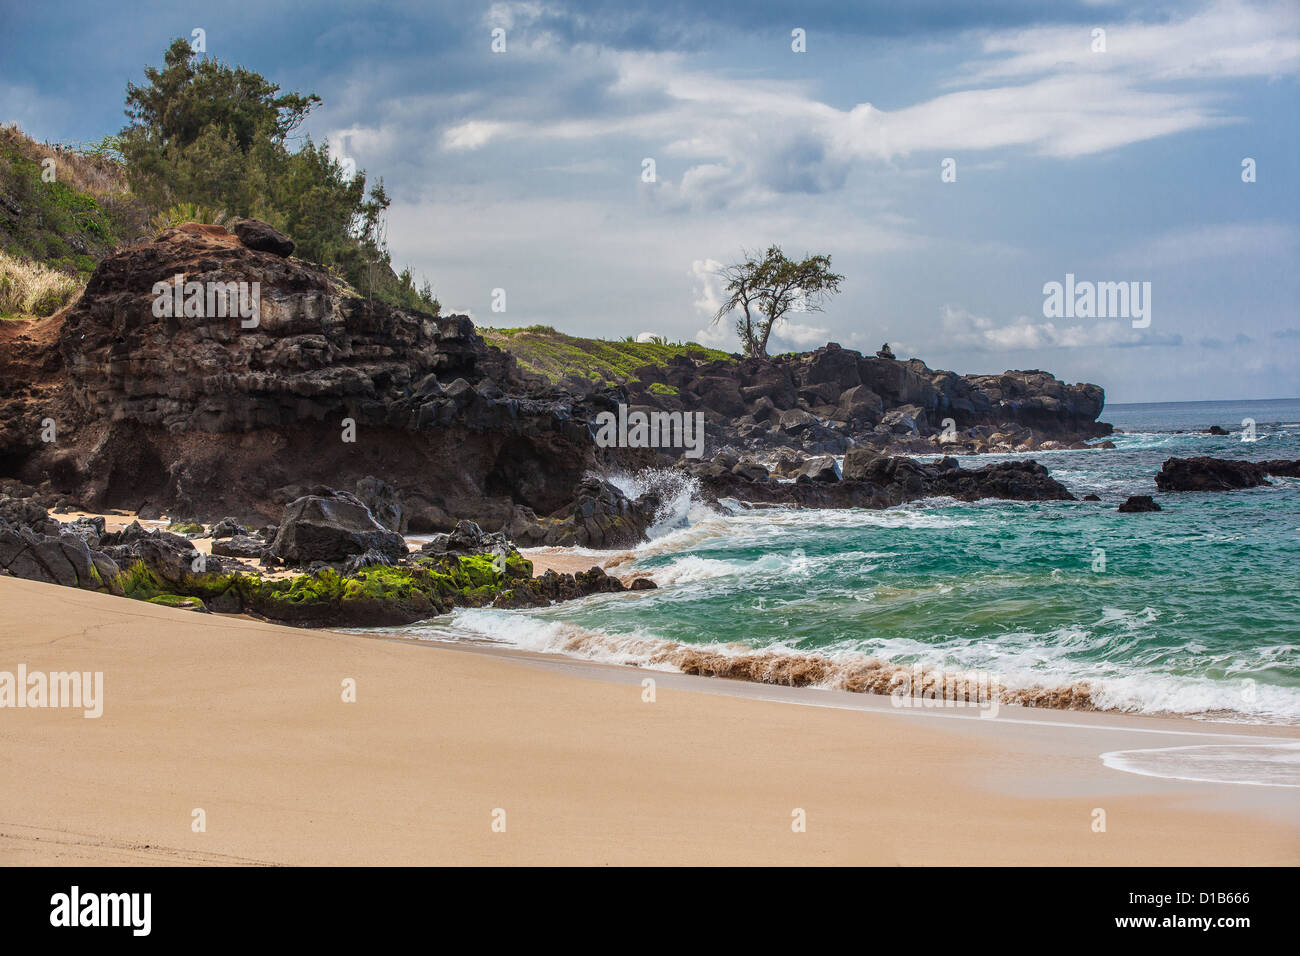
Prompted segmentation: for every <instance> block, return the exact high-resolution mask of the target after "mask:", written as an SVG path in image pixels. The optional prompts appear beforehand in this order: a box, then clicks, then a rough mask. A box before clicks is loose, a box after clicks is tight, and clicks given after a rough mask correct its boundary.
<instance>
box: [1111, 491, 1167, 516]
mask: <svg viewBox="0 0 1300 956" xmlns="http://www.w3.org/2000/svg"><path fill="white" fill-rule="evenodd" d="M1119 510H1120V511H1121V512H1123V513H1124V514H1138V513H1141V512H1144V511H1159V510H1161V509H1160V506H1159V505H1158V504H1156V503H1155V502H1154V501H1153V500H1152V499H1151V496H1150V495H1133V496H1131V497H1130V498H1129V499H1128V500H1127V501H1125V502H1124V503H1123V504H1122V505H1120V506H1119Z"/></svg>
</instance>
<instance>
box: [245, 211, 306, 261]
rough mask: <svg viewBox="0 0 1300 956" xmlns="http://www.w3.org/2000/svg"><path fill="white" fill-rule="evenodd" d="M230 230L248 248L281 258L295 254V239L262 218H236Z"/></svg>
mask: <svg viewBox="0 0 1300 956" xmlns="http://www.w3.org/2000/svg"><path fill="white" fill-rule="evenodd" d="M230 231H231V232H233V233H234V234H235V235H236V236H238V237H239V241H240V242H241V243H243V245H244V248H246V249H253V250H256V251H257V252H269V253H271V255H273V256H279V257H280V258H281V259H288V258H289V257H290V256H291V255H293V250H294V247H295V243H294V241H293V240H292V239H290V238H289V237H288V236H286V235H285V234H284V233H282V232H280V231H279V230H277V229H275V228H273V227H271V226H270V225H268V224H267V223H264V222H262V220H260V219H236V220H235V221H234V222H233V223H232V224H231V226H230Z"/></svg>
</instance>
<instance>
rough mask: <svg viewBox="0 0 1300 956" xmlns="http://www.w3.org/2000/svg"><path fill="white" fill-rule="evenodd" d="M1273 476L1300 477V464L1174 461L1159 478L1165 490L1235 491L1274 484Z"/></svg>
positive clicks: (1158, 483)
mask: <svg viewBox="0 0 1300 956" xmlns="http://www.w3.org/2000/svg"><path fill="white" fill-rule="evenodd" d="M1269 475H1277V476H1279V477H1288V478H1300V461H1285V460H1275V461H1239V460H1235V459H1231V458H1211V457H1208V456H1201V457H1198V458H1170V459H1167V460H1166V461H1165V463H1164V465H1162V466H1161V468H1160V473H1159V474H1158V475H1156V487H1157V488H1159V489H1160V490H1161V491H1233V490H1235V489H1238V488H1254V487H1257V486H1258V485H1267V484H1270V482H1269V480H1268V476H1269Z"/></svg>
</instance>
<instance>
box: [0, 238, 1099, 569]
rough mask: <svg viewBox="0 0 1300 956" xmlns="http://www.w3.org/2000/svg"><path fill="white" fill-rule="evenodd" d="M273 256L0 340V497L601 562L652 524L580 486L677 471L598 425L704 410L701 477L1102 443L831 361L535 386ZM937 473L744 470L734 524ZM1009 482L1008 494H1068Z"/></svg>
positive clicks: (208, 270)
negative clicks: (757, 505)
mask: <svg viewBox="0 0 1300 956" xmlns="http://www.w3.org/2000/svg"><path fill="white" fill-rule="evenodd" d="M273 232H274V231H273V230H269V227H265V226H264V225H262V224H256V223H249V222H244V223H241V224H238V225H237V226H236V227H235V231H234V232H233V233H232V232H228V231H227V230H226V229H224V228H222V227H220V226H201V225H197V224H190V225H186V226H182V227H179V228H176V229H170V230H167V231H166V232H164V233H162V234H160V235H159V236H157V237H156V238H155V239H154V240H152V241H149V242H145V243H141V244H138V245H136V246H133V247H131V248H128V249H124V250H121V251H119V252H118V253H116V254H114V255H111V256H109V257H108V258H106V259H105V260H104V261H103V262H102V263H101V264H100V265H99V267H98V268H97V269H96V271H95V273H94V275H93V277H92V278H91V280H90V282H89V285H88V286H87V288H86V290H85V293H84V295H83V296H82V297H81V298H80V299H79V300H78V301H77V302H75V303H73V304H72V305H71V306H69V307H68V308H67V309H65V310H63V311H62V312H60V313H58V314H56V315H55V316H53V317H51V318H50V319H47V320H40V321H39V322H34V323H0V479H12V480H13V481H11V482H10V485H11V487H10V488H9V490H10V491H11V492H14V493H22V490H23V489H24V488H25V489H28V490H29V493H30V489H33V488H36V489H39V491H40V493H41V494H42V495H43V502H44V503H45V504H46V505H48V506H54V505H58V504H62V505H65V506H72V505H75V506H78V507H81V508H85V509H88V510H95V511H102V510H105V509H114V508H118V509H128V510H132V511H138V512H139V513H140V514H141V515H143V516H152V515H157V514H161V513H163V512H166V513H168V514H170V515H171V516H173V517H176V516H181V517H185V518H197V519H199V520H202V521H214V520H216V519H218V518H220V517H223V516H233V517H235V518H237V519H238V520H240V521H241V522H245V523H247V524H249V525H250V526H257V525H260V524H266V523H274V522H277V521H279V520H280V519H281V516H282V514H283V513H284V510H285V506H286V505H287V504H289V503H290V502H292V501H295V500H297V499H300V498H301V497H303V496H304V495H307V494H311V493H315V494H319V493H321V492H320V489H321V488H333V489H341V490H344V491H352V490H354V489H355V490H356V491H357V493H358V495H359V496H360V497H361V498H362V499H364V500H366V503H367V505H368V506H370V507H371V509H372V510H373V511H374V512H375V513H376V514H381V513H382V514H384V515H385V516H386V517H385V524H386V526H388V527H391V528H392V529H393V530H395V531H399V532H439V531H450V530H451V529H452V528H454V527H455V525H456V523H457V521H458V520H459V519H469V520H472V521H476V522H478V523H479V524H481V525H483V526H484V527H485V528H488V529H491V530H494V531H495V530H498V529H501V530H505V531H506V532H507V533H508V534H509V535H510V537H511V538H512V539H513V540H515V541H518V542H520V543H521V544H537V543H554V544H585V545H592V546H596V547H619V546H624V545H627V544H631V543H633V542H635V541H636V540H638V539H639V538H640V537H641V536H642V533H643V532H644V529H645V528H646V527H647V526H648V525H649V524H650V523H651V522H652V521H653V520H654V518H655V512H656V508H657V506H658V500H657V499H656V498H655V497H654V496H653V495H646V496H643V497H642V499H640V500H637V501H633V500H630V499H628V498H627V497H626V496H625V495H623V494H622V493H621V492H619V491H618V490H617V489H616V488H614V487H613V486H611V485H610V484H608V483H607V482H603V481H600V480H597V479H592V478H590V477H589V475H590V473H592V472H597V473H603V472H608V471H610V470H613V469H615V468H617V469H622V470H631V469H634V468H637V467H641V466H645V465H651V464H660V465H663V464H667V463H669V462H670V461H676V460H678V459H679V458H680V451H679V450H675V451H672V452H668V453H665V452H662V451H655V450H651V449H628V448H621V449H619V448H602V447H598V445H597V442H596V441H595V438H594V435H595V431H594V428H593V425H592V422H593V420H594V418H595V416H596V414H597V413H598V412H599V411H602V410H604V411H608V410H611V409H613V408H615V407H616V406H617V405H618V404H619V403H626V404H629V405H631V406H633V407H642V408H648V409H660V410H682V411H688V412H696V411H701V412H703V414H704V416H705V420H706V422H707V448H708V454H709V455H710V456H715V457H716V456H717V455H718V454H721V455H722V457H723V458H727V460H728V461H729V462H731V461H734V456H733V452H734V453H736V454H743V453H751V454H752V453H763V454H772V453H774V452H775V451H776V450H777V449H780V448H790V449H795V450H798V451H800V452H806V453H807V452H811V453H819V452H842V451H844V450H846V449H849V448H851V447H858V448H860V449H870V450H875V451H881V450H888V451H899V450H933V448H934V443H935V442H936V441H937V440H938V438H939V433H940V432H941V431H942V430H943V429H944V419H952V423H951V424H952V425H953V426H954V427H955V431H954V429H952V428H950V429H947V431H948V432H949V434H947V435H946V436H944V437H945V439H946V440H945V444H944V446H943V447H944V449H945V450H946V451H958V452H959V451H961V450H977V449H980V448H983V447H1002V446H1004V445H1005V447H1007V448H1010V447H1025V446H1028V447H1033V443H1035V442H1038V441H1044V442H1046V441H1057V442H1064V441H1077V440H1079V439H1080V438H1081V437H1091V436H1095V435H1100V434H1104V433H1106V432H1107V431H1108V430H1109V426H1106V425H1104V424H1100V423H1098V422H1097V421H1096V418H1097V415H1098V414H1099V412H1100V410H1101V407H1102V403H1103V394H1102V391H1101V389H1100V388H1098V387H1097V386H1094V385H1066V384H1065V383H1063V382H1060V381H1058V380H1056V379H1055V378H1053V377H1052V376H1050V375H1048V374H1047V373H1045V372H1039V371H1029V372H1006V373H1004V374H1003V375H999V376H961V375H957V374H955V373H953V372H946V371H940V370H933V369H929V368H927V367H926V365H925V364H924V363H922V362H920V361H916V360H913V361H908V362H899V361H896V360H894V359H893V358H892V357H888V356H880V355H877V356H869V357H865V356H862V355H860V354H859V353H857V352H854V351H851V350H847V349H841V348H839V347H838V346H835V345H828V346H826V347H824V348H821V349H818V350H817V351H815V352H812V353H807V354H803V355H796V356H786V357H778V358H774V359H772V360H767V361H755V360H742V359H739V358H733V359H730V360H719V361H701V360H697V359H691V358H689V357H685V356H682V357H678V358H676V359H674V360H673V361H671V362H668V363H667V364H666V365H663V366H650V367H647V368H644V369H641V370H639V371H638V372H637V373H636V374H635V376H634V377H633V379H632V380H631V381H629V382H627V383H625V384H623V385H620V386H618V387H615V388H602V389H577V388H575V387H573V386H572V384H570V385H569V386H567V387H560V386H555V385H551V384H548V383H547V382H546V381H545V380H543V379H541V378H539V377H537V376H535V375H532V374H530V373H526V372H524V371H522V370H521V369H520V368H519V366H518V364H517V363H516V362H515V360H514V359H513V358H512V356H511V355H509V354H508V353H506V352H503V351H501V350H500V349H497V348H494V347H492V346H489V345H487V344H486V343H485V342H484V341H483V339H482V338H481V337H480V336H479V335H478V333H477V332H476V330H475V328H474V326H473V323H472V322H471V321H470V320H469V318H467V317H465V316H454V315H453V316H443V317H435V316H431V315H426V314H423V313H419V312H413V311H408V310H404V309H400V308H395V307H392V306H388V305H385V304H383V303H380V302H371V301H369V300H367V299H365V298H363V297H360V296H358V295H357V294H356V293H355V292H353V291H352V290H351V289H350V288H348V287H347V286H346V285H344V284H342V283H340V282H339V281H337V279H336V278H335V277H333V276H331V275H330V274H329V273H328V272H327V271H326V270H325V269H324V268H322V267H320V266H317V265H313V264H311V263H307V262H303V261H300V260H298V259H293V258H291V257H290V255H289V253H290V250H291V249H292V241H291V240H289V239H287V238H286V237H283V236H278V235H277V234H273ZM178 277H179V279H178ZM240 284H243V285H242V286H241V285H240ZM240 290H242V295H243V297H242V298H241V292H240ZM252 305H255V306H256V308H255V309H250V308H247V307H248V306H252ZM728 456H733V457H731V458H728ZM730 467H731V465H730V464H728V468H727V469H723V471H724V472H726V477H725V478H724V477H722V473H721V472H719V473H718V474H714V472H715V471H717V469H716V468H714V470H713V471H709V470H708V469H707V468H706V469H702V470H701V469H697V471H699V473H700V474H701V476H702V478H703V480H704V481H705V482H706V483H707V482H713V483H714V484H717V485H718V488H717V489H716V490H717V492H718V493H727V494H731V493H733V492H735V491H736V490H737V489H736V488H733V487H732V485H733V484H734V483H733V482H732V481H731V477H730V472H729V470H728V469H729V468H730ZM948 470H950V469H949V468H948V467H947V466H945V468H944V469H942V470H941V471H935V473H934V474H930V473H929V472H928V471H927V472H925V473H924V474H922V475H921V478H919V479H917V481H915V482H912V484H916V487H915V488H913V487H911V485H910V484H908V483H906V482H904V483H902V484H899V485H898V487H897V488H894V487H893V484H894V483H895V478H896V477H897V476H896V475H894V472H892V471H891V472H890V473H889V474H888V475H885V474H884V473H883V472H881V474H880V475H876V474H875V473H874V472H872V473H871V474H870V475H866V476H864V477H863V478H862V479H861V481H860V482H858V483H857V484H854V485H853V490H851V491H850V490H848V489H849V484H851V483H846V490H845V491H840V492H835V493H831V492H829V491H826V490H825V489H821V490H818V491H816V493H815V494H814V493H813V492H812V491H810V490H808V489H807V488H804V487H803V485H800V490H799V491H798V492H797V493H796V491H795V490H794V485H793V484H790V485H789V486H788V488H789V489H790V490H785V489H786V487H787V486H780V487H778V483H775V482H773V483H771V484H772V487H766V488H759V487H758V486H759V485H761V484H763V483H764V482H767V471H766V469H761V468H760V469H758V471H761V472H762V474H761V475H758V474H757V472H755V474H754V475H751V476H747V477H746V482H747V484H745V485H744V486H743V488H746V489H748V494H749V497H751V498H752V499H753V500H756V501H789V502H790V503H804V504H816V503H817V502H819V501H821V502H823V503H824V504H827V505H830V506H836V505H840V506H843V505H855V506H858V505H867V506H876V507H879V506H883V505H884V504H886V503H890V502H896V501H897V500H905V499H907V498H910V497H915V496H919V495H921V494H925V493H938V492H933V491H930V489H931V487H932V486H933V487H935V488H939V487H941V486H942V487H947V485H946V483H951V482H953V481H955V480H956V477H955V476H953V475H948V474H947V471H948ZM957 470H958V471H960V469H957ZM900 474H901V472H900ZM971 474H976V473H973V472H972V473H971ZM846 477H847V476H846ZM1029 477H1030V478H1031V479H1032V480H1031V481H1029V482H1028V484H1026V483H1025V482H1022V481H1019V479H1017V482H1013V483H1012V484H1015V485H1016V486H1017V487H1016V488H1015V489H1014V490H1013V491H1012V492H1009V494H1010V495H1011V496H1021V495H1023V496H1029V497H1036V496H1055V495H1057V494H1065V493H1066V492H1064V489H1057V488H1055V487H1048V486H1042V487H1040V486H1038V485H1035V484H1034V482H1036V481H1038V476H1036V475H1034V476H1029ZM877 479H879V480H878V481H877ZM1005 479H1006V476H1005V475H994V474H992V473H990V474H989V475H987V476H986V477H978V478H973V479H970V481H969V482H968V484H969V483H970V482H973V484H970V488H969V489H967V491H968V492H969V493H970V494H972V495H974V496H976V497H978V496H980V495H983V494H1000V493H1003V492H1006V487H1004V486H1006V484H1007V483H1006V480H1005ZM962 480H963V481H967V479H966V478H965V477H963V478H962ZM873 482H874V483H875V485H874V486H871V487H869V485H872V483H873ZM918 482H919V483H918ZM0 484H3V482H0ZM751 485H752V486H753V487H750V486H751ZM1030 485H1033V487H1030ZM875 486H879V487H875ZM962 487H963V488H966V485H962ZM375 489H383V491H382V494H380V492H378V491H376V490H375ZM999 489H1002V491H999ZM376 495H378V496H379V497H382V499H383V500H382V501H381V500H377V498H376ZM823 499H824V501H823Z"/></svg>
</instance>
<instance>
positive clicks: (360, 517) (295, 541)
mask: <svg viewBox="0 0 1300 956" xmlns="http://www.w3.org/2000/svg"><path fill="white" fill-rule="evenodd" d="M372 549H373V550H375V551H378V552H379V553H380V554H383V555H386V556H388V557H389V558H392V559H396V558H400V557H401V556H402V555H404V554H406V553H407V550H408V549H407V547H406V540H405V539H404V538H403V537H402V536H401V535H400V534H398V533H397V532H396V531H391V530H389V529H388V528H385V527H384V526H383V525H381V524H380V523H379V522H378V521H376V520H375V516H374V515H372V514H371V513H370V509H368V508H367V507H366V506H365V504H364V503H363V502H362V501H361V499H359V498H358V497H357V496H356V495H353V494H349V493H348V492H346V491H335V492H332V493H331V494H330V495H329V496H323V495H305V496H303V497H302V498H298V499H297V500H296V501H292V502H290V503H289V506H288V507H287V508H285V510H284V518H283V519H282V520H281V521H280V527H279V530H277V531H276V534H275V541H274V542H272V544H271V550H272V552H273V553H274V554H275V556H276V557H278V558H281V559H283V560H285V561H288V562H290V563H293V564H307V563H310V562H312V561H346V560H347V559H348V558H350V557H352V556H353V555H354V554H364V553H365V552H366V551H370V550H372Z"/></svg>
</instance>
